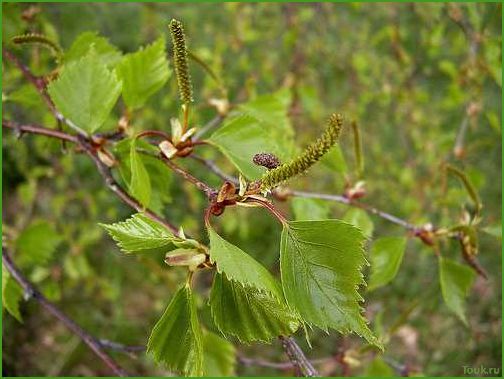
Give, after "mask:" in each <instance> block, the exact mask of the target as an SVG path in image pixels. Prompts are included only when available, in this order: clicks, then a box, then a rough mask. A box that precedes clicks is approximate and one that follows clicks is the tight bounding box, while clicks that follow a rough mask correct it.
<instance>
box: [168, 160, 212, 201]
mask: <svg viewBox="0 0 504 379" xmlns="http://www.w3.org/2000/svg"><path fill="white" fill-rule="evenodd" d="M158 158H159V159H160V160H161V161H162V162H163V163H164V164H165V165H167V166H168V167H169V168H170V169H172V170H173V171H174V172H175V173H177V174H178V175H180V176H182V177H183V178H184V179H185V180H187V181H188V182H190V183H192V184H194V185H195V186H196V188H198V189H199V190H201V191H203V192H204V193H205V195H206V196H207V197H208V199H213V198H214V197H215V196H216V195H217V191H216V190H215V189H213V188H212V187H210V186H209V185H208V184H206V183H204V182H202V181H201V180H199V179H198V178H196V177H194V176H193V175H191V174H190V173H188V172H187V171H186V170H184V169H183V168H182V167H180V166H178V165H177V164H175V163H173V161H172V160H170V159H168V158H166V157H165V156H164V155H163V154H162V153H159V155H158Z"/></svg>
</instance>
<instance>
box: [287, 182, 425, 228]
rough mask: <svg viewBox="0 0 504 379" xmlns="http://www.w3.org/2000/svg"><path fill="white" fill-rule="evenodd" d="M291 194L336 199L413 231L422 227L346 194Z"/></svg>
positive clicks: (300, 192) (293, 193)
mask: <svg viewBox="0 0 504 379" xmlns="http://www.w3.org/2000/svg"><path fill="white" fill-rule="evenodd" d="M291 194H292V195H293V196H297V197H305V198H311V199H322V200H330V201H336V202H338V203H342V204H347V205H350V206H353V207H357V208H361V209H364V210H365V211H367V212H369V213H372V214H374V215H376V216H378V217H381V218H383V219H385V220H387V221H390V222H392V223H394V224H396V225H400V226H402V227H403V228H405V229H408V230H411V231H416V230H418V229H420V227H418V226H416V225H413V224H410V223H409V222H407V221H405V220H403V219H401V218H399V217H397V216H394V215H391V214H390V213H387V212H384V211H381V210H379V209H377V208H375V207H372V206H370V205H367V204H363V203H359V202H356V201H355V200H350V199H348V198H346V197H344V196H341V195H330V194H325V193H315V192H304V191H292V192H291Z"/></svg>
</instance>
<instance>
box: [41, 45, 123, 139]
mask: <svg viewBox="0 0 504 379" xmlns="http://www.w3.org/2000/svg"><path fill="white" fill-rule="evenodd" d="M47 91H48V92H49V95H50V96H51V99H52V100H53V102H54V104H55V105H56V107H57V108H58V110H59V111H60V112H61V113H62V114H63V116H65V117H66V118H67V119H68V120H70V121H71V122H72V123H73V124H75V125H76V126H77V127H79V128H80V129H83V130H85V131H87V132H89V133H93V132H95V131H96V130H97V129H99V128H100V127H101V126H102V125H103V123H104V122H105V121H106V119H107V117H108V116H109V114H110V112H111V111H112V108H113V107H114V104H115V103H116V101H117V98H118V97H119V95H120V93H121V82H120V81H119V80H118V79H117V77H116V75H115V73H113V72H111V71H109V70H108V69H107V68H106V67H105V66H104V65H103V63H102V61H101V60H100V58H99V57H98V56H97V55H96V53H95V52H94V50H91V51H90V52H89V53H88V54H87V55H86V56H84V57H83V58H81V59H79V60H77V61H74V62H70V63H68V64H66V65H65V66H64V67H63V70H62V72H61V74H60V75H59V77H58V79H56V80H55V81H53V82H51V83H50V84H49V86H48V87H47Z"/></svg>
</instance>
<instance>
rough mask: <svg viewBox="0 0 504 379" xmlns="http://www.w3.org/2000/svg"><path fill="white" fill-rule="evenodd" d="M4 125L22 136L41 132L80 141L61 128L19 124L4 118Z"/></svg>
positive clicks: (70, 140)
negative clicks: (60, 129)
mask: <svg viewBox="0 0 504 379" xmlns="http://www.w3.org/2000/svg"><path fill="white" fill-rule="evenodd" d="M2 126H3V127H4V128H7V129H13V130H14V131H15V132H16V133H17V134H18V136H22V135H23V133H30V134H40V135H43V136H46V137H52V138H58V139H60V140H62V141H68V142H73V143H78V140H77V137H76V136H73V135H71V134H68V133H65V132H62V131H59V130H55V129H48V128H44V127H42V126H38V125H24V124H19V123H17V122H15V121H9V120H4V119H2Z"/></svg>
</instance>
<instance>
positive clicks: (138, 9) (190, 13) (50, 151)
mask: <svg viewBox="0 0 504 379" xmlns="http://www.w3.org/2000/svg"><path fill="white" fill-rule="evenodd" d="M501 12H502V7H501V4H497V3H486V4H483V3H478V4H476V3H463V4H441V3H437V4H429V3H424V4H412V3H411V4H408V3H402V4H381V3H376V4H359V3H352V4H343V3H340V4H335V3H312V4H295V3H284V4H280V3H275V4H265V3H257V4H247V3H223V4H220V3H213V4H203V3H202V4H197V5H196V4H190V3H183V4H182V3H181V4H176V3H171V4H163V3H141V4H140V3H109V4H101V3H94V4H86V3H75V4H63V3H60V4H42V3H40V4H30V3H26V4H14V3H11V4H9V3H4V4H3V16H2V21H3V45H4V47H7V48H9V49H10V50H11V51H13V52H14V53H15V54H16V55H17V56H18V57H20V59H21V60H22V61H23V62H25V63H26V64H28V65H29V66H30V68H31V69H32V70H33V71H34V72H35V73H37V74H48V73H49V72H50V71H51V70H52V69H54V68H55V67H56V66H55V64H54V61H53V60H52V58H51V56H50V54H48V52H47V51H46V50H45V49H44V48H41V47H32V46H30V47H22V48H20V47H17V46H12V45H11V44H10V38H11V37H13V36H15V35H18V34H22V33H25V32H39V33H44V34H46V35H47V36H49V37H50V38H52V39H54V40H56V41H58V42H59V43H60V45H61V46H62V47H63V48H64V49H67V48H69V47H70V45H71V44H72V42H73V40H74V39H75V38H76V37H77V36H78V35H79V34H80V33H82V32H85V31H97V32H99V33H100V34H101V35H103V36H105V37H107V38H108V39H109V40H110V42H111V43H112V44H114V45H116V46H117V47H118V48H120V49H121V50H122V51H123V52H124V53H127V52H132V51H136V50H137V49H138V48H139V47H140V46H142V45H145V44H147V43H149V42H151V41H153V40H155V39H157V38H158V37H159V36H160V35H164V36H165V37H166V38H167V40H169V36H168V33H167V32H168V30H167V23H168V22H169V20H170V19H171V18H174V17H175V18H177V19H179V20H181V21H182V22H183V23H184V25H185V30H186V33H187V35H188V40H189V47H190V49H191V50H192V51H193V52H194V53H195V54H197V55H198V56H199V57H200V58H201V59H203V60H204V61H205V62H206V63H207V64H208V65H209V66H210V67H211V68H212V70H214V71H215V73H217V75H218V76H219V77H220V78H221V80H222V81H223V83H224V84H225V86H226V88H227V90H228V97H229V101H230V102H231V103H232V104H239V103H242V102H246V101H248V100H251V99H254V98H256V97H257V96H261V95H263V94H268V93H272V92H277V91H279V90H281V89H283V90H284V91H285V92H284V93H287V94H289V95H290V98H289V99H290V100H289V106H288V111H289V122H290V123H291V124H292V126H293V128H294V129H295V133H296V136H295V138H296V143H297V145H298V146H304V145H306V143H308V142H310V141H311V140H312V139H314V138H315V137H316V136H317V135H318V134H319V133H320V131H321V130H322V128H323V125H324V122H325V119H326V118H327V116H328V115H329V114H330V113H332V112H341V113H343V114H344V115H345V116H346V117H347V118H348V119H356V120H357V121H358V123H359V125H360V129H361V131H362V139H363V150H364V159H365V171H364V176H363V179H364V180H365V181H366V188H367V192H368V194H367V196H366V197H365V198H364V199H363V201H364V202H366V203H368V204H371V205H373V206H376V207H378V208H380V209H383V210H384V211H387V212H390V213H392V214H394V215H397V216H399V217H401V218H404V219H406V220H408V221H409V222H412V223H414V224H422V223H426V222H432V223H433V224H434V225H437V226H446V227H447V226H451V225H454V224H456V223H457V222H458V219H459V217H460V215H461V208H462V206H463V205H464V204H465V203H469V199H468V197H467V193H466V192H465V190H464V189H463V187H462V186H461V185H460V184H459V182H457V181H456V180H455V179H452V178H450V179H449V180H448V181H447V183H446V184H445V185H444V184H443V180H444V179H443V172H442V170H441V168H440V166H441V164H442V163H443V162H451V163H452V164H454V165H456V166H457V167H460V168H462V169H463V170H464V171H465V172H466V173H467V174H468V175H469V177H470V179H471V180H472V181H473V183H474V184H475V186H476V187H477V190H478V192H479V193H480V196H481V198H482V200H483V204H484V210H483V221H482V224H481V229H480V230H481V232H480V234H479V238H480V256H479V259H480V262H481V264H482V265H483V266H484V267H485V268H486V270H487V271H488V273H489V280H488V281H485V280H483V279H481V278H478V279H477V280H476V282H475V285H474V287H473V289H472V291H471V294H470V296H469V298H468V300H467V314H468V320H469V326H468V327H465V326H464V325H463V324H462V323H461V322H460V321H459V320H458V319H457V318H456V317H455V316H454V315H453V314H452V313H450V311H449V310H448V308H447V307H446V306H445V305H444V303H443V300H442V297H441V294H440V288H439V281H438V268H437V260H436V257H435V256H434V254H433V252H432V249H430V248H428V247H427V246H425V245H423V244H422V243H421V242H420V241H419V240H418V239H410V240H409V242H408V245H407V249H406V253H405V257H404V261H403V264H402V266H401V268H400V271H399V273H398V275H397V277H396V278H395V280H394V281H393V282H392V283H391V284H389V285H388V286H386V287H383V288H381V289H378V290H376V291H373V292H369V293H365V294H364V297H365V298H366V311H367V317H368V318H369V319H370V320H371V322H372V326H373V328H375V330H377V332H378V333H380V330H388V329H389V328H392V330H393V333H392V336H391V339H390V342H389V343H388V345H387V346H386V351H385V358H386V362H387V364H388V365H389V366H390V367H392V368H393V367H395V368H400V367H402V366H407V367H408V369H409V371H410V372H411V373H423V374H425V375H438V376H444V375H462V374H463V366H472V367H479V366H480V365H484V366H486V367H499V368H500V367H501V309H502V307H501V234H500V224H501V142H500V141H501V104H502V101H501V86H502V79H501V65H502V62H501V55H502V54H501V38H502V37H501ZM464 28H466V30H467V28H470V30H472V31H473V34H471V35H470V36H469V38H468V36H466V34H465V33H464ZM168 49H171V44H168ZM191 72H192V75H193V79H194V89H195V100H196V103H195V111H194V115H193V122H194V124H195V125H198V126H202V125H205V124H206V123H207V122H208V121H210V120H211V119H212V118H213V117H215V115H216V114H217V113H216V110H215V108H214V107H213V106H212V105H211V104H210V103H209V100H210V99H220V98H221V97H222V93H221V91H220V90H219V86H218V85H216V83H215V82H214V81H213V80H212V78H211V77H209V76H208V75H206V74H205V72H204V71H203V70H202V69H201V67H199V66H197V65H195V64H192V66H191ZM2 85H3V93H2V95H3V117H4V118H7V119H12V120H17V121H20V122H34V123H38V124H42V125H45V126H47V127H54V125H55V122H54V119H53V118H52V116H51V115H50V113H48V112H47V110H46V109H45V107H44V104H43V103H42V102H41V100H40V99H39V98H38V95H37V94H36V93H35V92H34V90H33V89H32V88H31V87H30V86H29V84H28V83H26V81H25V80H23V78H21V77H20V74H19V72H17V71H16V70H15V69H14V68H13V66H12V65H10V64H7V63H6V62H4V64H3V82H2ZM122 111H123V105H122V104H121V103H119V104H118V105H117V106H116V110H115V112H114V115H113V117H111V119H110V120H109V122H108V123H107V124H108V125H109V127H110V128H113V127H114V125H115V124H116V123H117V120H118V119H119V117H120V116H121V112H122ZM178 113H179V101H178V95H177V92H176V83H175V78H174V76H172V77H171V79H170V80H169V82H168V84H167V86H165V88H163V89H162V90H161V91H160V92H158V93H157V94H156V95H155V96H154V97H153V98H151V99H150V100H149V102H148V104H147V106H146V107H145V108H143V109H141V110H139V111H138V112H137V113H136V114H135V115H134V116H133V119H132V125H133V126H134V128H135V131H138V130H142V129H147V128H148V129H160V130H165V131H169V120H170V118H171V117H173V116H176V115H178ZM464 124H466V125H467V131H466V133H465V138H464V139H463V143H462V145H461V146H462V147H463V148H462V149H459V150H458V151H456V152H455V151H454V147H455V141H456V139H457V135H458V134H459V133H460V129H461V126H462V125H464ZM2 147H3V167H2V175H3V186H2V189H3V198H2V201H3V225H4V229H3V230H4V238H6V239H7V240H12V241H18V240H19V238H20V236H23V233H25V234H26V230H29V231H30V229H31V232H32V233H34V232H33V229H35V230H37V228H38V230H39V231H40V230H43V231H44V235H45V236H46V237H47V236H50V237H51V238H52V240H53V242H54V241H57V248H56V250H55V252H54V254H51V256H50V257H48V259H45V260H41V262H38V263H37V264H30V263H29V262H25V263H23V257H22V254H20V253H19V252H17V253H16V254H14V260H15V261H16V262H18V263H19V265H20V266H21V267H22V269H23V271H24V272H25V273H27V275H28V276H29V277H30V279H31V280H32V281H33V282H35V283H36V284H37V286H39V287H40V288H41V289H42V291H43V292H44V294H46V295H47V296H48V297H49V298H50V299H51V300H53V301H54V302H56V303H57V304H58V306H59V307H61V309H62V310H63V311H64V312H65V313H67V314H68V315H69V316H71V317H72V318H74V319H75V320H76V321H77V322H78V323H79V324H80V325H82V326H83V327H84V328H86V329H87V330H88V331H90V332H91V333H92V334H93V335H96V336H100V337H102V338H106V339H110V340H114V341H118V342H121V343H125V344H145V342H146V340H147V337H148V334H149V332H150V328H151V327H152V326H153V324H154V323H155V321H156V320H157V318H158V317H159V315H160V314H161V312H162V310H163V309H164V307H165V306H166V304H167V303H168V301H169V299H170V297H171V294H172V293H173V292H174V290H175V289H176V288H177V286H178V284H179V283H180V281H181V280H182V278H183V277H184V274H183V270H177V269H170V268H168V267H167V266H165V265H164V264H163V263H162V257H146V258H141V259H139V258H137V257H131V256H124V255H122V254H121V253H120V252H119V251H118V249H117V248H116V247H115V246H114V244H113V243H112V241H111V240H110V239H109V238H108V237H107V236H106V235H105V233H104V231H103V230H102V229H101V228H100V227H99V226H98V225H97V223H98V222H115V221H118V220H122V219H125V218H126V217H127V216H128V215H130V214H131V210H130V209H127V208H126V207H125V205H123V204H122V203H121V202H120V201H119V200H117V199H116V198H115V197H114V196H113V194H112V193H111V192H109V191H108V190H107V189H106V188H105V187H104V186H103V183H102V179H101V177H100V176H99V175H98V173H97V172H96V170H95V167H94V165H93V163H92V162H91V161H90V160H89V159H88V158H87V157H85V156H82V155H81V154H74V153H71V152H68V153H64V152H62V149H61V144H60V143H59V142H58V141H52V140H49V139H46V138H43V137H34V136H24V137H23V138H22V139H21V140H17V139H16V138H15V137H14V136H13V135H12V133H10V132H6V131H4V133H3V145H2ZM341 148H342V151H343V155H344V158H345V160H346V164H345V166H346V167H343V168H341V167H340V168H339V169H338V170H334V169H330V168H328V167H326V166H324V165H317V166H315V167H314V168H313V169H312V170H310V172H309V173H308V174H306V175H304V176H302V177H300V178H299V179H296V180H294V181H293V182H292V183H290V187H291V188H295V189H302V190H306V191H313V192H323V193H333V194H341V193H342V191H343V189H344V184H345V177H346V179H347V180H349V181H351V182H353V183H355V181H356V175H355V164H354V156H353V144H352V135H351V133H350V130H349V129H347V130H345V131H344V134H343V137H342V141H341ZM198 153H199V154H200V155H203V156H205V157H207V158H209V159H214V160H216V162H218V164H219V166H220V167H221V168H223V169H224V170H225V171H226V172H228V173H230V174H236V172H235V170H234V168H233V167H232V166H231V165H230V164H229V163H228V162H227V161H226V160H225V159H224V157H223V156H222V155H221V154H220V153H219V152H218V151H216V150H215V149H212V148H211V147H206V146H203V147H201V150H198ZM183 164H184V165H185V166H186V167H188V168H189V169H190V170H191V172H193V173H194V175H196V176H198V177H200V178H202V179H204V180H206V181H207V182H208V183H210V184H212V185H213V186H218V185H219V184H220V183H221V180H220V179H219V178H217V177H215V176H214V175H212V173H210V172H209V171H208V170H206V169H204V168H202V167H201V166H199V165H198V164H197V163H196V162H193V161H191V160H187V162H186V161H184V162H183ZM159 180H160V181H161V182H162V183H161V188H164V189H165V192H163V195H162V196H161V199H160V200H159V204H157V210H159V211H160V212H162V213H163V214H164V215H165V216H166V217H167V218H168V219H169V220H171V221H172V222H173V223H175V224H176V225H183V227H184V230H186V231H187V232H188V233H190V234H191V235H193V236H197V237H199V239H200V240H202V241H204V242H206V235H205V231H204V229H203V220H202V210H203V209H204V207H205V202H206V199H205V198H204V197H203V195H202V194H201V193H199V192H197V191H196V190H195V189H194V188H193V187H191V185H190V184H188V183H184V182H182V181H181V180H179V178H178V177H171V176H170V173H169V172H168V171H166V172H164V176H163V177H162V178H159ZM296 202H297V203H298V204H296ZM303 206H309V207H310V210H311V211H313V209H314V208H313V207H317V206H318V208H319V209H322V212H324V213H325V212H327V213H328V215H330V216H331V217H336V218H340V217H343V215H344V214H345V212H347V210H348V207H347V206H345V205H341V204H337V203H332V202H310V204H308V205H306V203H303V201H302V200H301V201H297V200H295V201H289V202H285V203H284V204H282V209H283V210H284V211H285V212H286V213H289V214H291V215H292V214H293V209H292V208H296V207H297V208H300V207H303ZM292 217H293V216H292ZM370 222H372V224H373V228H374V231H373V236H374V237H377V236H400V235H405V233H406V232H405V230H404V229H401V228H400V227H399V226H397V225H393V224H391V223H388V222H387V221H384V220H382V219H380V218H376V217H375V216H371V217H370ZM216 223H218V225H219V228H220V229H221V230H222V233H223V234H224V235H225V236H226V238H228V239H229V240H230V241H232V242H233V243H235V244H237V245H238V246H240V247H242V248H243V249H244V250H246V251H248V252H250V253H251V254H252V255H254V256H255V257H256V258H257V259H258V260H260V261H261V262H262V263H264V264H266V265H268V267H269V268H270V269H271V270H272V271H274V272H278V244H279V238H280V227H279V226H278V225H276V224H275V221H274V220H273V219H271V218H270V217H269V216H268V215H267V214H266V213H265V212H262V211H259V210H249V209H229V210H227V211H226V213H225V214H224V215H223V216H222V217H221V218H219V219H218V220H216ZM40 225H42V226H40ZM35 234H36V233H35ZM24 238H25V239H26V238H27V237H26V235H25V237H24ZM47 238H49V237H47ZM15 243H17V244H18V246H19V244H20V243H19V242H15ZM41 248H43V246H41ZM441 252H442V254H443V255H444V256H446V257H450V258H452V259H454V260H458V261H462V260H461V257H460V248H459V247H458V244H457V243H455V242H454V241H451V242H444V243H443V244H442V245H441ZM209 283H210V275H206V274H203V275H201V276H200V278H199V279H198V286H199V294H200V295H201V298H200V305H201V319H202V321H203V322H204V323H205V322H208V321H209V314H208V309H207V307H206V306H205V302H206V300H205V299H206V295H207V293H208V285H209ZM21 313H22V316H23V323H19V322H18V321H16V320H15V319H14V318H13V317H11V316H10V315H8V314H7V313H5V312H4V313H3V322H4V323H3V372H4V374H5V375H9V376H42V375H52V376H58V375H74V376H76V375H106V374H108V371H107V369H106V368H105V367H103V365H102V364H101V362H99V361H97V359H96V358H95V357H94V356H93V354H92V353H91V352H90V351H89V350H88V349H87V348H86V347H85V346H83V345H82V344H81V343H80V341H79V340H78V338H77V337H75V336H72V335H70V333H69V332H68V330H66V329H65V328H64V326H62V325H61V324H59V323H58V322H57V321H56V320H55V319H54V318H52V317H51V316H50V315H48V314H47V313H46V312H44V311H43V310H42V309H41V308H40V306H39V305H37V304H36V303H35V302H32V301H30V302H23V303H22V305H21ZM311 334H312V344H313V349H311V350H310V349H309V348H308V347H307V346H306V343H305V342H304V337H303V333H299V336H298V338H297V339H298V341H299V343H300V344H302V345H303V346H304V347H306V350H305V351H307V352H308V353H307V354H308V356H309V357H310V358H313V359H317V358H326V357H330V356H336V355H337V354H338V353H341V352H343V351H344V352H346V357H347V358H346V360H347V361H346V364H345V365H342V364H340V363H338V362H336V360H325V361H324V362H323V363H321V364H319V365H318V367H319V368H320V370H321V372H322V373H323V374H325V375H342V374H343V373H347V374H349V375H355V376H357V375H366V374H376V373H377V372H378V371H379V368H378V369H377V368H376V367H375V366H377V365H376V364H374V365H373V364H371V363H370V361H371V360H372V359H373V356H372V354H361V353H359V351H358V349H359V347H361V346H362V343H363V342H362V340H360V339H359V338H356V337H353V336H348V337H342V336H340V335H338V334H337V333H331V334H330V335H326V334H325V333H323V332H320V331H316V330H315V331H313V333H311ZM237 347H238V352H239V355H241V356H244V357H249V358H254V359H262V360H268V361H275V362H278V361H283V360H285V357H284V355H283V352H282V350H281V347H280V346H279V344H278V343H276V342H275V343H273V344H272V345H271V346H262V345H253V346H240V345H238V344H237ZM113 355H114V357H115V358H116V359H117V360H118V361H119V362H120V363H121V364H122V365H123V366H124V367H125V368H127V369H128V370H129V371H130V372H131V373H133V374H135V375H138V376H141V375H163V374H165V373H166V372H165V371H164V370H163V369H162V368H161V367H158V366H156V365H155V364H154V363H153V362H152V360H151V358H150V357H145V356H144V355H143V354H139V355H135V356H133V357H132V356H129V355H125V354H121V353H113ZM344 370H348V372H347V371H344ZM373 370H374V371H373ZM376 370H378V371H376ZM236 371H237V374H240V375H252V376H253V375H291V374H292V372H291V371H289V370H286V371H278V370H274V369H269V368H263V367H257V366H249V365H244V364H237V367H236ZM393 372H394V371H392V373H393ZM395 373H396V374H397V371H395Z"/></svg>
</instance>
